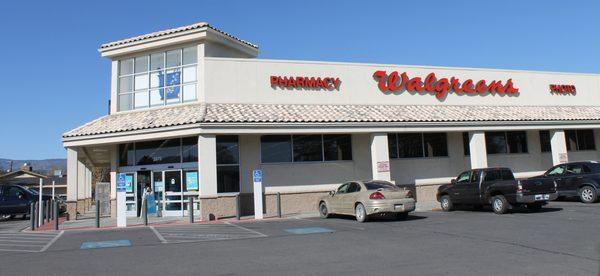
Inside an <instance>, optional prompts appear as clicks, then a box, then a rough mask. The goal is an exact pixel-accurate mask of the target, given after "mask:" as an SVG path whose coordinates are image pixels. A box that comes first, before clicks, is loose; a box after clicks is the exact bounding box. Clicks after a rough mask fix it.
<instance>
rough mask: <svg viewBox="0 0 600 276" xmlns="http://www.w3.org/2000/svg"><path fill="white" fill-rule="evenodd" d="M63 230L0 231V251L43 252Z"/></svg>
mask: <svg viewBox="0 0 600 276" xmlns="http://www.w3.org/2000/svg"><path fill="white" fill-rule="evenodd" d="M62 233H63V231H57V232H40V233H33V232H14V231H11V232H0V251H14V252H43V251H46V249H48V247H50V245H52V243H54V242H55V241H56V240H57V239H58V238H59V237H60V236H61V235H62Z"/></svg>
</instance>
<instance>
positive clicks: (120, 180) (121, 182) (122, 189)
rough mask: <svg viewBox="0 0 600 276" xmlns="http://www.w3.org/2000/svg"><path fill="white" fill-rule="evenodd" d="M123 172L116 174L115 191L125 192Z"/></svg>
mask: <svg viewBox="0 0 600 276" xmlns="http://www.w3.org/2000/svg"><path fill="white" fill-rule="evenodd" d="M125 185H126V184H125V174H124V173H119V174H117V192H125Z"/></svg>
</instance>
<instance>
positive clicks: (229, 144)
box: [216, 135, 240, 193]
mask: <svg viewBox="0 0 600 276" xmlns="http://www.w3.org/2000/svg"><path fill="white" fill-rule="evenodd" d="M216 139H217V193H232V192H239V191H240V165H239V160H240V153H239V143H238V136H235V135H227V136H217V138H216Z"/></svg>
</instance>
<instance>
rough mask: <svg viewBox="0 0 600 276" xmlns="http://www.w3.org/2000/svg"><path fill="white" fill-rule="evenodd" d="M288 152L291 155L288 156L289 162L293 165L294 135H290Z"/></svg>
mask: <svg viewBox="0 0 600 276" xmlns="http://www.w3.org/2000/svg"><path fill="white" fill-rule="evenodd" d="M290 147H291V148H290V152H291V153H292V156H290V159H291V160H290V162H291V163H293V162H294V135H291V134H290Z"/></svg>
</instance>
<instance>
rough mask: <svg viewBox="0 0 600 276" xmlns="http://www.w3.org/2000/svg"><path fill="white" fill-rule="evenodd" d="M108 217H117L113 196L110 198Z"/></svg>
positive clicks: (115, 201) (115, 202) (115, 200)
mask: <svg viewBox="0 0 600 276" xmlns="http://www.w3.org/2000/svg"><path fill="white" fill-rule="evenodd" d="M110 217H111V218H116V217H117V199H115V198H113V199H111V200H110Z"/></svg>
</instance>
